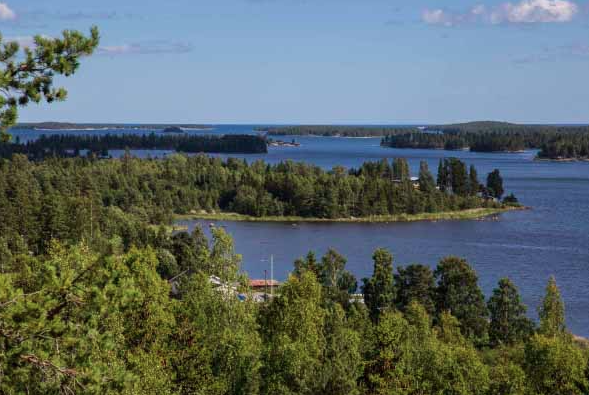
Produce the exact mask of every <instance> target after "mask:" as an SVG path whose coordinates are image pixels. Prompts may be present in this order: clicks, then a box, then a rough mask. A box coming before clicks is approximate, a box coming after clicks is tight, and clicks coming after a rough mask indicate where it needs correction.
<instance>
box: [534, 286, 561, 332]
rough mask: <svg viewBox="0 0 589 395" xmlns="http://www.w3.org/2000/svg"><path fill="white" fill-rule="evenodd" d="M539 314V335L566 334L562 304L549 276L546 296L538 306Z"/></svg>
mask: <svg viewBox="0 0 589 395" xmlns="http://www.w3.org/2000/svg"><path fill="white" fill-rule="evenodd" d="M539 313H540V329H539V332H540V333H542V334H543V335H546V336H559V335H562V334H564V333H566V325H565V319H564V302H563V301H562V298H561V296H560V290H559V289H558V286H557V285H556V279H555V278H554V276H551V277H550V279H549V280H548V285H547V286H546V295H545V296H544V300H543V301H542V305H541V306H540V309H539Z"/></svg>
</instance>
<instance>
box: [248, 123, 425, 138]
mask: <svg viewBox="0 0 589 395" xmlns="http://www.w3.org/2000/svg"><path fill="white" fill-rule="evenodd" d="M254 130H256V131H259V132H266V133H267V134H268V135H269V136H323V137H383V136H388V135H393V134H400V133H407V132H409V131H412V130H417V128H416V127H414V126H350V125H295V126H276V127H256V128H255V129H254Z"/></svg>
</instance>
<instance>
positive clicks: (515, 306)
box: [487, 278, 534, 345]
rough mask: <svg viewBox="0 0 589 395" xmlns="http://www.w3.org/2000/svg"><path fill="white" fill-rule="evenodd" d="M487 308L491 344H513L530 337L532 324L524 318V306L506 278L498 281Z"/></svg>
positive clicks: (512, 285)
mask: <svg viewBox="0 0 589 395" xmlns="http://www.w3.org/2000/svg"><path fill="white" fill-rule="evenodd" d="M487 306H488V309H489V312H490V315H491V322H490V325H489V339H490V341H491V343H492V344H495V345H500V344H515V343H519V342H522V341H523V340H525V339H527V338H528V337H529V336H530V335H531V333H532V331H533V328H534V324H533V323H532V321H531V320H530V319H528V318H527V317H526V310H527V309H526V306H525V305H524V304H523V303H522V302H521V298H520V296H519V292H518V290H517V288H516V286H515V285H514V284H513V283H512V282H511V281H510V280H509V279H508V278H502V279H501V280H499V287H498V288H495V289H494V290H493V296H491V298H490V299H489V302H488V304H487Z"/></svg>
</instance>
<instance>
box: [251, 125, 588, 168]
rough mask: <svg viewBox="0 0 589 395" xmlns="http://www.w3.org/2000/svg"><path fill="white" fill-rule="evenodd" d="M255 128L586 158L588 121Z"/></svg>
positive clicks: (400, 143)
mask: <svg viewBox="0 0 589 395" xmlns="http://www.w3.org/2000/svg"><path fill="white" fill-rule="evenodd" d="M256 130H258V131H264V132H266V133H267V134H268V135H270V136H285V135H293V136H324V137H336V136H337V137H382V140H381V145H382V146H384V147H391V148H413V149H415V148H418V149H443V150H469V151H472V152H522V151H524V150H528V149H537V150H539V153H538V157H539V158H541V159H553V160H585V159H587V158H588V157H589V155H588V146H589V145H588V143H587V141H588V140H589V126H574V125H561V126H558V125H524V124H514V123H508V122H494V121H481V122H467V123H459V124H449V125H429V126H423V127H417V126H390V127H389V126H338V125H295V126H278V127H259V128H256Z"/></svg>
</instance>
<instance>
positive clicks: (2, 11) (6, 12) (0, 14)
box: [0, 3, 16, 21]
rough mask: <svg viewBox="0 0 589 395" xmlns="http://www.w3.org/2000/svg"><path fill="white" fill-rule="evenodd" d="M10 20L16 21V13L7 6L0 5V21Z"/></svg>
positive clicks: (4, 4)
mask: <svg viewBox="0 0 589 395" xmlns="http://www.w3.org/2000/svg"><path fill="white" fill-rule="evenodd" d="M12 19H16V13H15V12H14V11H12V9H11V8H10V7H8V4H6V3H0V20H1V21H9V20H12Z"/></svg>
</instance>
